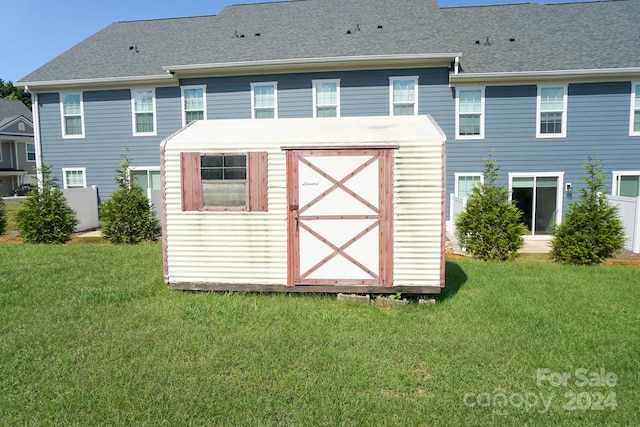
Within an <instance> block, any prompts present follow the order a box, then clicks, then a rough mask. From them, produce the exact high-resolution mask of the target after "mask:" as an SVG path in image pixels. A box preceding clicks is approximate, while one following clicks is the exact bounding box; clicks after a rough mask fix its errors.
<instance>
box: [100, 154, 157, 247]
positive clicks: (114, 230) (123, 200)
mask: <svg viewBox="0 0 640 427" xmlns="http://www.w3.org/2000/svg"><path fill="white" fill-rule="evenodd" d="M129 165H131V160H130V159H128V158H127V157H126V156H125V157H123V161H122V162H121V164H120V168H119V169H116V172H117V174H118V175H117V176H116V177H115V181H116V183H117V184H118V189H117V190H116V191H114V192H113V194H111V199H109V200H108V201H107V202H105V203H103V204H102V205H101V208H100V214H101V215H100V216H101V221H102V229H101V231H102V235H103V236H104V237H105V238H107V239H108V240H109V241H110V242H111V243H115V244H135V243H140V242H142V241H144V240H151V241H153V240H156V239H157V238H158V236H159V235H160V222H159V221H158V218H156V217H155V215H154V214H153V212H152V210H151V208H150V207H149V199H147V196H146V195H145V194H144V190H143V189H142V188H140V186H138V185H136V183H135V182H134V181H133V180H132V179H131V176H130V174H129Z"/></svg>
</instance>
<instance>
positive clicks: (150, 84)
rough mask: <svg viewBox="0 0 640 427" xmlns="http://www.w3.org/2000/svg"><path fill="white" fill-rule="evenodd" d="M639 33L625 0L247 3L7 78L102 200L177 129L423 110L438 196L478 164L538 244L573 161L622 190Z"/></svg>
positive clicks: (639, 121)
mask: <svg viewBox="0 0 640 427" xmlns="http://www.w3.org/2000/svg"><path fill="white" fill-rule="evenodd" d="M639 29H640V2H639V1H637V0H612V1H593V2H584V3H582V2H581V3H562V4H545V5H541V4H536V3H526V4H513V5H495V6H477V7H454V8H440V7H438V5H437V3H436V1H435V0H350V1H343V0H301V1H286V2H274V3H259V4H251V5H238V6H229V7H226V8H225V9H224V10H222V12H221V13H220V14H218V15H216V16H201V17H189V18H176V19H159V20H148V21H131V22H116V23H113V24H111V25H109V26H108V27H106V28H105V29H103V30H101V31H99V32H97V33H96V34H94V35H93V36H91V37H89V38H87V39H86V40H84V41H82V42H80V43H79V44H78V45H76V46H75V47H73V48H71V49H70V50H68V51H67V52H65V53H63V54H61V55H60V56H58V57H57V58H55V59H53V60H52V61H50V62H49V63H47V64H45V65H43V66H42V67H41V68H39V69H37V70H35V71H34V72H32V73H31V74H29V75H27V76H25V77H24V78H23V79H21V81H20V82H18V84H19V85H20V86H22V87H26V88H28V90H29V91H30V92H31V93H32V94H33V95H34V125H35V129H36V132H35V134H36V152H37V153H40V152H41V153H42V155H43V157H44V160H45V161H46V162H47V163H48V164H49V165H50V166H51V167H52V171H53V173H54V174H55V175H56V176H58V177H59V179H60V181H61V182H63V184H64V186H65V187H74V186H80V187H82V186H91V185H95V186H97V187H98V188H99V191H100V196H101V198H102V199H105V198H108V197H109V194H110V193H111V192H112V191H113V190H114V183H113V180H112V177H113V175H114V172H113V171H114V169H116V168H117V166H118V164H119V162H120V158H121V156H122V155H123V154H124V153H125V152H127V150H128V155H129V157H131V158H132V160H133V167H132V169H131V173H132V174H133V176H134V177H135V178H136V179H137V180H138V182H139V183H141V184H142V185H143V186H144V187H146V188H159V187H160V166H159V165H160V157H159V150H158V147H159V145H160V142H161V141H163V140H164V139H165V138H167V137H169V136H170V135H172V134H173V133H174V132H176V131H178V130H179V129H181V128H182V127H183V126H185V125H186V124H188V123H189V122H191V121H194V120H205V119H206V120H210V121H216V120H226V119H260V120H268V119H274V120H275V119H283V118H317V119H318V120H320V119H322V118H323V117H326V116H333V117H360V116H364V117H371V116H375V117H382V116H396V115H430V116H431V117H432V118H433V119H434V120H435V121H436V122H437V123H438V125H439V127H440V128H441V129H442V130H443V131H444V132H445V134H446V135H447V141H448V142H447V179H446V181H447V188H448V189H449V190H448V191H449V192H451V193H453V194H455V195H456V196H459V197H465V196H466V195H467V194H468V193H469V191H470V189H471V188H472V187H473V186H474V185H476V184H477V183H478V182H481V181H482V175H481V172H482V169H483V159H484V158H487V157H488V156H489V155H491V157H492V159H494V160H496V161H498V165H499V167H500V179H501V183H503V184H505V185H506V186H508V188H509V190H510V192H511V194H512V198H513V199H514V200H515V201H516V203H517V204H518V206H519V207H520V209H521V210H522V211H523V212H524V215H523V221H524V222H525V224H526V225H527V227H528V229H529V234H528V236H527V238H532V239H537V238H542V239H545V238H548V236H549V233H550V229H551V226H552V225H553V224H555V223H560V222H561V221H562V218H563V215H564V213H565V212H566V211H567V207H568V204H569V203H570V202H571V199H572V197H573V195H575V194H576V193H577V189H578V188H580V187H581V185H582V182H581V180H580V177H581V176H582V175H583V168H582V165H583V163H584V162H585V160H586V159H587V157H588V156H589V155H592V154H595V156H596V157H597V158H598V159H599V160H601V161H602V163H603V165H604V168H605V178H606V182H607V187H608V189H609V191H610V192H611V194H614V195H628V196H637V195H638V191H639V187H640V184H639V183H640V55H639V54H638V53H640V39H639V36H640V30H639ZM36 158H38V159H39V156H36ZM416 189H419V187H416Z"/></svg>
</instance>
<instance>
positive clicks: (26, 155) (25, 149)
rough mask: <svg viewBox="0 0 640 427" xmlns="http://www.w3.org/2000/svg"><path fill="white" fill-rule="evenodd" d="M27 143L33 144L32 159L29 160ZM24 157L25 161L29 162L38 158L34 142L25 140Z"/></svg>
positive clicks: (33, 161)
mask: <svg viewBox="0 0 640 427" xmlns="http://www.w3.org/2000/svg"><path fill="white" fill-rule="evenodd" d="M29 144H31V145H33V160H29ZM1 157H2V156H1V153H0V160H2V158H1ZM24 158H25V160H26V161H27V162H29V163H35V162H36V161H37V160H38V154H37V153H36V144H35V142H27V143H25V144H24Z"/></svg>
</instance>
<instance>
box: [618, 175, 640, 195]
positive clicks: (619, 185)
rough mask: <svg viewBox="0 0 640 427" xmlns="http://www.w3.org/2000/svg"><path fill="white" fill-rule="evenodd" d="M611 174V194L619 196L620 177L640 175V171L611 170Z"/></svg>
mask: <svg viewBox="0 0 640 427" xmlns="http://www.w3.org/2000/svg"><path fill="white" fill-rule="evenodd" d="M611 175H612V176H611V194H612V195H614V196H620V177H621V176H640V171H612V172H611Z"/></svg>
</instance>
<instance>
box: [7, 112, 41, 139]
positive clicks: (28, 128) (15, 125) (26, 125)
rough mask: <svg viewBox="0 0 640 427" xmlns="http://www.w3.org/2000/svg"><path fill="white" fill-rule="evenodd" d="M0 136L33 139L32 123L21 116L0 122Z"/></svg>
mask: <svg viewBox="0 0 640 427" xmlns="http://www.w3.org/2000/svg"><path fill="white" fill-rule="evenodd" d="M0 135H3V136H26V137H33V123H32V122H31V121H30V120H27V119H26V118H25V117H23V116H18V117H14V118H6V119H4V120H0Z"/></svg>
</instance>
